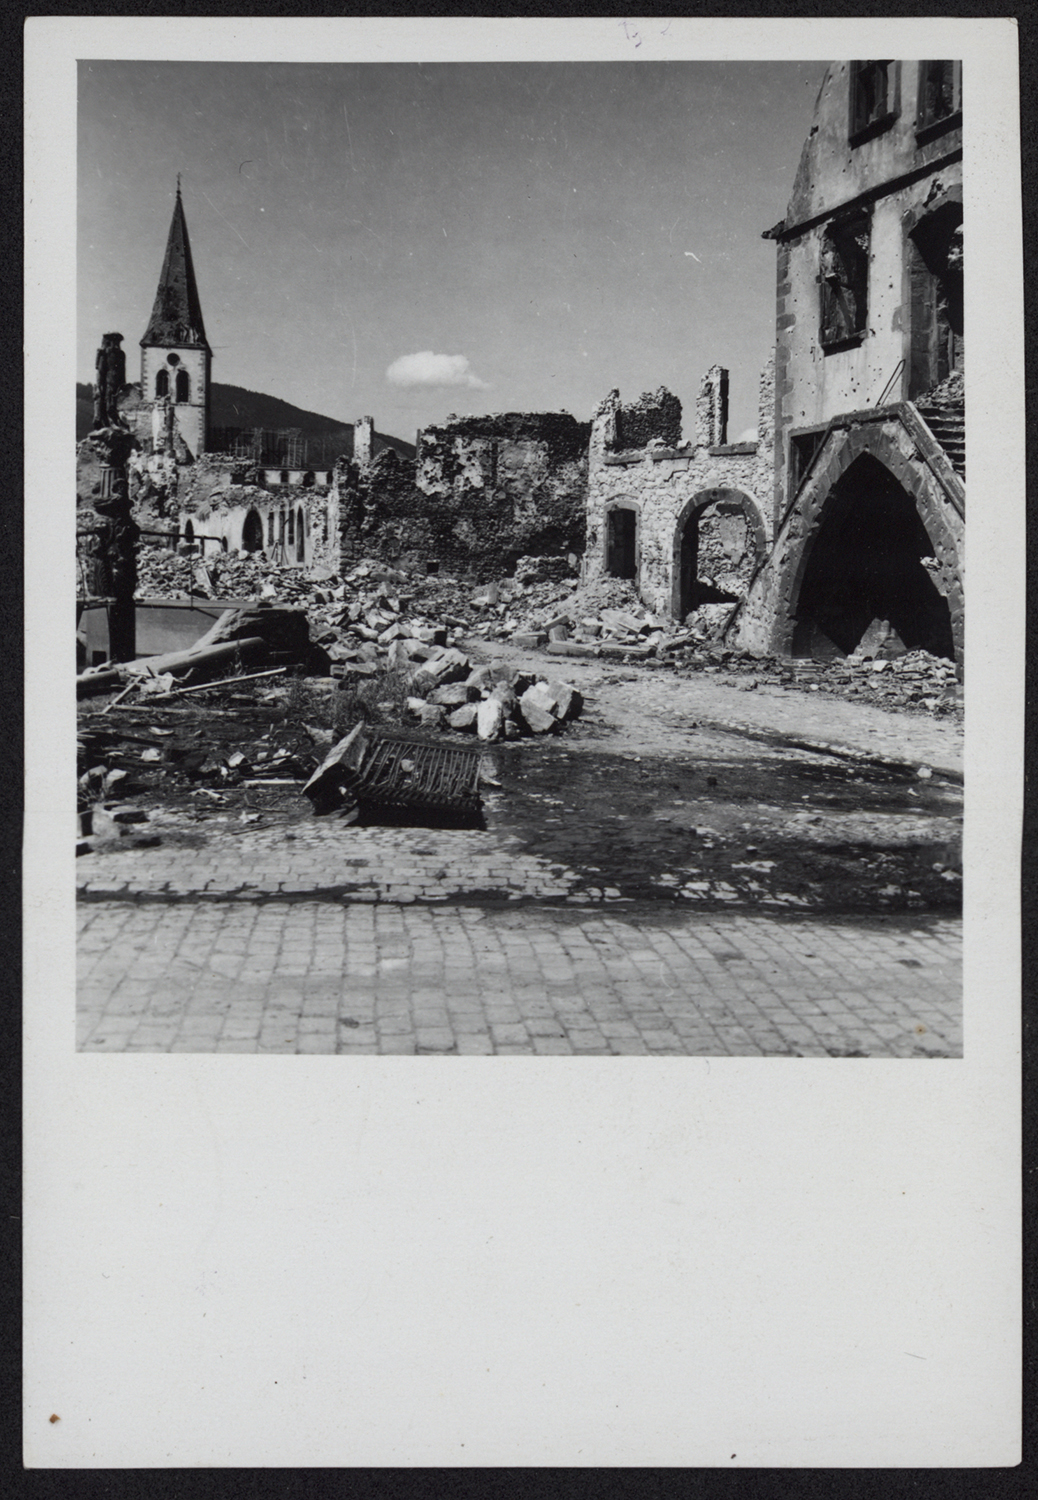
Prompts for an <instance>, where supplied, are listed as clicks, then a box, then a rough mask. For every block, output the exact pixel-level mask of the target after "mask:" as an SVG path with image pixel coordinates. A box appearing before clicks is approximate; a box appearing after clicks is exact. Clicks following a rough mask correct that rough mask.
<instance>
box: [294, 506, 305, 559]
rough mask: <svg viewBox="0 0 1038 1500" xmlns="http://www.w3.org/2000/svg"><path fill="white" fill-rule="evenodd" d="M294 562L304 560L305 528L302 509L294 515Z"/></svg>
mask: <svg viewBox="0 0 1038 1500" xmlns="http://www.w3.org/2000/svg"><path fill="white" fill-rule="evenodd" d="M296 562H306V528H305V526H304V525H303V512H302V510H300V511H299V512H298V514H297V516H296Z"/></svg>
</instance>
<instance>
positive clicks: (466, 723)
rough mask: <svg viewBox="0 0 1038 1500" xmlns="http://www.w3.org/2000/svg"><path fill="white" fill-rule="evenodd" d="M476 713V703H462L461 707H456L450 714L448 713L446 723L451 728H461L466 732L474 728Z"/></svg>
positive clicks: (477, 707) (477, 713) (477, 712)
mask: <svg viewBox="0 0 1038 1500" xmlns="http://www.w3.org/2000/svg"><path fill="white" fill-rule="evenodd" d="M478 715H479V705H478V704H477V703H464V704H462V706H461V708H456V709H455V710H454V712H453V713H452V714H448V716H447V723H448V724H449V725H450V727H451V728H452V729H461V730H464V731H465V732H466V733H467V732H468V731H469V730H474V729H475V727H476V719H477V717H478Z"/></svg>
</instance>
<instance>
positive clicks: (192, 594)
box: [137, 546, 321, 604]
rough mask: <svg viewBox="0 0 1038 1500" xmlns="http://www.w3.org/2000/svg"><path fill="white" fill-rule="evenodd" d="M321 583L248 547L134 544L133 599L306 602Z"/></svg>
mask: <svg viewBox="0 0 1038 1500" xmlns="http://www.w3.org/2000/svg"><path fill="white" fill-rule="evenodd" d="M320 589H321V583H320V582H317V581H315V580H314V579H313V578H312V577H311V576H309V575H307V574H306V573H305V572H304V571H303V569H301V568H288V567H278V566H277V565H276V564H275V563H271V562H268V561H266V560H265V559H264V558H263V557H257V556H256V555H255V554H252V553H240V552H238V553H236V552H208V553H207V554H206V556H205V557H204V558H203V557H200V556H199V554H198V550H197V547H196V548H192V549H187V548H185V549H184V550H183V551H178V552H173V551H171V550H170V549H169V548H168V547H144V546H141V547H138V549H137V598H138V599H198V598H202V599H252V598H258V599H277V600H278V601H279V603H284V604H297V603H307V602H309V601H310V600H311V599H312V598H313V596H314V594H315V593H319V592H320Z"/></svg>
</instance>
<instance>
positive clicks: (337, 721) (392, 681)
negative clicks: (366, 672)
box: [284, 671, 409, 738]
mask: <svg viewBox="0 0 1038 1500" xmlns="http://www.w3.org/2000/svg"><path fill="white" fill-rule="evenodd" d="M408 693H409V684H408V674H407V673H406V672H398V671H379V672H375V673H373V674H372V676H370V677H361V678H358V679H357V680H356V681H354V682H351V683H350V684H349V686H348V687H346V688H345V689H342V690H340V691H339V692H332V693H329V692H324V691H315V690H314V689H313V688H312V687H311V686H310V685H309V684H308V683H307V682H306V681H305V680H304V679H303V678H299V677H297V678H293V679H292V680H291V681H290V682H289V683H288V687H287V690H286V692H285V699H284V715H285V721H286V723H296V724H316V725H318V726H319V727H320V728H322V729H331V730H332V731H333V733H334V734H335V736H336V738H341V737H342V736H343V735H345V734H348V733H349V731H350V730H351V729H352V728H353V727H354V725H355V724H358V723H360V722H361V721H363V722H364V723H365V724H400V723H401V722H402V721H403V719H404V716H405V712H406V704H407V697H408Z"/></svg>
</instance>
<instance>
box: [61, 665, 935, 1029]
mask: <svg viewBox="0 0 1038 1500" xmlns="http://www.w3.org/2000/svg"><path fill="white" fill-rule="evenodd" d="M574 675H576V674H574ZM582 685H583V686H585V687H586V689H587V691H588V692H589V694H590V695H591V710H590V713H589V718H588V723H587V724H586V725H581V726H577V728H576V730H575V731H573V732H571V734H570V735H569V736H568V737H567V739H566V741H565V743H564V744H563V743H556V744H549V745H545V746H544V747H542V748H541V749H540V750H538V751H537V752H536V753H534V752H531V751H530V750H526V749H524V750H519V749H517V750H514V751H509V749H508V747H496V748H495V751H494V763H495V768H496V771H497V774H498V775H499V776H500V777H501V779H502V786H501V789H500V790H498V791H494V790H490V791H489V792H488V793H487V796H486V798H485V802H486V809H487V828H486V830H463V829H444V828H421V827H418V828H415V827H377V826H370V827H363V826H359V825H355V826H352V827H351V826H347V825H345V824H343V823H342V821H341V820H339V819H338V818H336V817H334V816H333V817H326V818H315V817H314V816H313V815H312V814H311V812H310V810H309V808H308V807H307V806H306V804H305V802H304V800H303V799H302V798H300V797H299V796H298V793H297V792H294V791H292V792H289V793H288V794H287V795H286V796H285V797H284V798H282V800H281V801H280V802H279V803H278V804H277V805H275V806H271V807H270V808H268V809H267V810H266V811H264V812H261V813H257V812H245V813H242V812H236V811H235V810H234V808H233V807H232V806H230V805H224V806H221V805H220V802H219V799H218V800H217V803H216V805H214V804H213V801H212V798H211V797H208V796H206V797H205V799H204V810H196V811H191V810H190V809H188V810H185V809H184V808H183V807H165V806H163V805H157V806H152V807H151V809H150V811H149V814H148V821H147V823H146V825H137V827H138V828H140V827H143V828H144V833H143V836H141V835H140V834H137V835H133V834H132V831H131V836H130V837H122V838H115V839H111V840H109V841H108V842H107V843H106V844H103V845H102V846H101V847H99V848H97V849H95V850H93V851H92V852H90V853H87V854H85V855H83V856H82V857H81V858H79V859H78V860H77V875H78V878H79V918H80V941H79V954H80V965H81V967H80V976H79V992H78V1046H79V1047H80V1048H81V1049H83V1050H85V1051H105V1052H112V1051H177V1052H213V1051H218V1052H298V1053H339V1054H345V1053H419V1054H422V1053H429V1054H441V1053H448V1054H454V1055H464V1054H472V1055H489V1054H494V1055H499V1056H500V1055H510V1054H521V1053H525V1054H567V1055H573V1054H575V1055H581V1056H599V1055H601V1056H607V1055H611V1056H622V1055H631V1054H636V1055H642V1056H644V1055H668V1054H674V1055H697V1056H703V1055H706V1056H713V1055H718V1056H720V1055H726V1054H727V1055H733V1056H758V1055H765V1056H801V1057H826V1056H828V1057H912V1058H926V1057H958V1056H961V1052H962V1037H961V1014H962V981H961V967H960V930H961V924H960V921H959V916H958V911H957V899H958V896H957V893H958V889H959V887H958V885H957V884H956V882H957V881H958V876H957V875H956V876H954V878H947V877H945V876H942V875H940V874H939V873H935V872H940V871H942V870H944V868H945V865H944V864H943V863H942V859H945V860H946V859H947V858H949V857H950V856H948V855H942V857H941V858H939V859H938V860H937V861H936V862H934V861H933V859H932V856H933V854H934V853H938V854H941V851H943V850H944V849H945V847H946V845H949V843H950V841H952V840H953V839H954V836H955V835H956V832H957V828H958V818H957V811H958V797H959V793H958V790H957V786H956V783H955V779H954V778H955V776H956V775H957V771H956V766H957V763H958V757H959V748H958V747H959V730H958V728H957V727H956V726H953V725H949V724H943V725H939V724H935V723H933V722H932V721H929V720H925V719H922V718H919V717H915V718H913V717H909V716H905V715H894V714H882V713H880V712H879V711H877V710H876V709H874V708H863V707H859V706H852V705H848V704H845V703H839V702H835V703H832V702H831V703H828V704H824V703H820V702H819V701H818V699H817V698H814V699H811V698H809V697H808V695H807V694H803V693H790V694H786V695H784V696H783V697H782V698H775V699H774V700H772V701H770V702H769V701H767V700H766V699H764V698H763V697H759V698H758V699H757V700H756V701H755V702H754V703H753V705H752V706H753V708H754V711H755V712H756V714H757V723H756V724H755V725H751V726H744V727H742V728H740V727H737V725H736V724H733V719H734V716H735V713H736V712H738V713H739V714H740V716H741V717H743V718H745V715H746V707H745V705H746V702H747V700H746V695H745V694H743V693H740V692H737V691H735V690H732V689H724V688H722V687H720V686H718V685H716V684H711V683H709V682H707V683H704V682H702V681H689V680H688V679H684V680H683V679H679V678H677V677H675V676H674V675H672V674H670V673H658V674H655V675H653V676H651V677H650V676H648V675H632V676H630V679H629V680H626V681H616V680H615V679H614V680H613V681H612V682H610V683H609V684H600V683H599V682H596V681H595V680H594V678H592V677H591V674H589V673H587V674H585V675H584V678H583V682H582ZM603 686H608V688H609V691H608V692H604V691H601V688H602V687H603ZM596 704H598V705H601V707H602V710H603V711H604V714H605V717H604V718H602V717H600V718H598V720H597V722H596V717H595V706H596ZM704 711H708V712H709V713H710V714H711V715H712V716H713V722H714V725H715V727H714V728H708V727H705V726H704V727H702V728H699V729H696V728H695V725H693V726H692V729H691V730H690V728H689V727H688V726H689V723H690V722H691V717H692V715H693V714H694V715H695V717H696V718H697V719H698V720H699V722H700V723H701V724H702V720H703V717H704ZM769 723H771V724H772V726H773V732H772V735H771V738H770V740H769V742H768V743H767V744H762V743H761V742H760V741H759V739H758V738H753V736H754V734H756V732H757V730H758V729H760V728H764V727H766V726H767V725H768V724H769ZM725 724H727V725H728V726H729V727H727V728H726V727H723V726H724V725H725ZM637 726H644V727H643V728H642V731H641V733H642V738H641V739H638V738H635V737H633V736H634V734H635V733H636V727H637ZM775 730H778V731H779V732H778V734H777V735H776V733H775V732H774V731H775ZM650 731H651V732H650ZM895 735H898V736H900V747H901V749H902V753H903V754H905V753H906V752H907V754H908V755H910V756H912V759H911V760H906V761H905V762H903V764H902V768H901V770H897V769H896V768H895V769H894V770H891V769H890V765H891V764H892V763H891V762H890V761H889V759H883V758H882V757H881V758H880V759H878V760H877V759H876V758H875V746H876V744H877V740H878V741H879V743H880V745H882V743H883V739H884V738H887V739H893V737H894V736H895ZM747 736H749V737H747ZM805 737H808V738H809V739H810V742H811V746H813V747H814V748H809V747H808V746H807V745H803V746H802V747H799V748H798V746H799V742H800V741H801V740H803V739H804V738H805ZM834 742H836V745H838V746H839V748H838V749H837V748H832V749H830V750H826V749H825V746H826V745H829V746H831V747H832V746H833V745H834ZM653 747H655V749H656V750H657V755H656V756H655V757H650V756H649V753H648V752H649V751H650V749H652V748H653ZM870 747H871V754H870ZM659 752H662V755H660V754H659ZM690 752H694V755H693V758H692V759H691V760H690V759H689V756H690ZM886 753H887V755H888V756H889V752H886ZM923 755H925V756H926V759H927V763H928V764H932V765H934V766H937V767H941V766H944V767H947V770H945V771H943V772H941V773H940V774H934V775H933V776H931V778H930V780H929V781H919V780H918V779H917V778H916V776H915V771H914V769H913V766H914V764H918V763H919V761H920V760H921V759H922V757H923ZM848 757H850V759H848ZM707 771H712V772H714V773H715V774H714V775H713V776H712V777H710V778H707V776H706V772H707ZM805 787H806V788H807V789H808V790H807V792H806V795H805V793H804V792H803V788H805ZM916 788H918V791H917V790H916ZM762 796H765V797H767V799H768V800H767V801H766V802H761V801H760V800H759V798H760V797H762ZM196 801H197V799H196ZM704 819H708V820H709V822H708V824H707V825H704V823H703V821H702V820H704ZM750 840H752V841H753V842H752V843H751V842H749V841H750ZM764 855H768V856H770V857H768V858H762V856H764ZM906 859H910V861H911V862H910V863H905V862H904V861H905V860H906ZM892 861H893V863H892ZM898 861H901V863H898ZM892 871H893V872H895V877H896V878H897V879H899V880H901V885H900V886H897V885H893V884H891V883H890V881H891V878H892V876H891V872H892ZM898 871H899V872H900V873H899V874H898V873H897V872H898ZM906 873H907V876H908V878H907V880H906V879H905V875H906ZM884 881H887V882H888V883H887V885H884V884H883V882H884ZM841 882H842V883H841ZM913 887H914V888H913ZM847 891H850V892H851V894H852V896H854V898H855V899H854V902H853V903H852V904H851V905H847V904H846V901H845V894H844V893H845V892H847ZM895 891H899V892H900V894H898V895H891V894H890V893H891V892H895ZM855 893H856V895H855ZM920 893H922V894H920Z"/></svg>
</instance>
